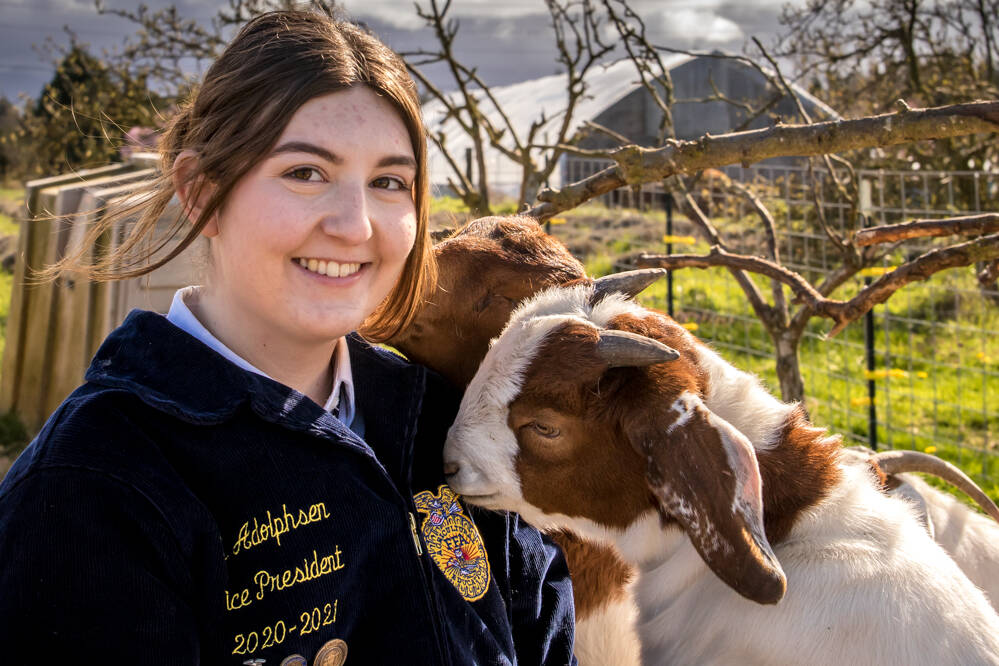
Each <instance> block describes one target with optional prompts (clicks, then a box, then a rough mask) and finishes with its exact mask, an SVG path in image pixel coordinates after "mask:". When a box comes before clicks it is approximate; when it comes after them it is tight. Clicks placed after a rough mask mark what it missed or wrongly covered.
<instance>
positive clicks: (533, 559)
mask: <svg viewBox="0 0 999 666" xmlns="http://www.w3.org/2000/svg"><path fill="white" fill-rule="evenodd" d="M509 519H510V553H509V557H510V573H511V581H510V582H511V592H512V606H513V607H512V608H511V616H512V618H511V619H512V624H513V641H514V648H515V649H516V651H517V663H519V664H523V665H525V666H528V665H533V664H545V665H546V666H548V665H550V666H556V665H557V666H565V665H566V664H575V663H576V659H575V657H573V655H572V647H573V635H574V629H575V627H574V622H575V620H574V608H573V602H572V582H571V581H570V579H569V569H568V567H567V566H566V563H565V558H564V556H563V555H562V550H561V549H560V548H559V547H558V546H557V545H555V543H553V542H552V541H551V540H550V539H548V538H547V537H545V536H544V535H542V534H541V533H540V532H539V531H538V530H536V529H535V528H533V527H531V526H530V525H528V524H527V523H525V522H524V521H523V520H522V519H521V518H520V516H518V515H517V514H515V513H511V514H510V515H509Z"/></svg>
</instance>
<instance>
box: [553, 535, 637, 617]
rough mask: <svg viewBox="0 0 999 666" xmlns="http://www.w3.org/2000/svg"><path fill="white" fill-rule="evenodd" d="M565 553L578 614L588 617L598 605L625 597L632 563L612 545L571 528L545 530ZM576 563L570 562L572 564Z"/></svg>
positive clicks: (630, 577) (632, 576)
mask: <svg viewBox="0 0 999 666" xmlns="http://www.w3.org/2000/svg"><path fill="white" fill-rule="evenodd" d="M548 536H550V537H551V538H552V539H553V540H554V541H555V542H556V543H558V545H559V546H561V547H562V551H563V552H564V553H565V559H566V561H567V562H569V563H570V567H572V568H571V571H572V592H573V601H574V602H575V604H576V615H577V617H583V618H585V617H587V616H589V615H590V614H591V613H593V612H594V611H596V610H598V609H599V608H600V607H601V606H605V605H607V604H609V603H617V602H621V601H625V600H626V599H627V598H628V594H627V592H626V590H627V586H628V584H629V583H631V581H632V580H633V579H634V577H635V576H634V571H633V570H632V568H631V567H629V566H627V565H625V564H624V563H623V562H621V558H620V557H619V556H618V555H617V553H616V552H615V551H614V550H613V549H611V548H604V547H595V546H594V545H593V543H592V542H590V541H585V540H583V539H581V538H579V537H578V536H576V535H575V534H573V533H572V532H568V531H566V530H554V531H551V532H549V533H548ZM573 564H574V565H575V566H572V565H573Z"/></svg>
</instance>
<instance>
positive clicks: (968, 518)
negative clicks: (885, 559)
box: [889, 474, 999, 610]
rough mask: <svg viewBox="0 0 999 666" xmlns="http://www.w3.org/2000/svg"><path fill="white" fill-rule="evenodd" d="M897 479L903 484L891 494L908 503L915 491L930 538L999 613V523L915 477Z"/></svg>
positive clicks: (903, 476) (906, 476) (905, 476)
mask: <svg viewBox="0 0 999 666" xmlns="http://www.w3.org/2000/svg"><path fill="white" fill-rule="evenodd" d="M894 477H895V478H896V479H897V480H899V481H902V485H900V486H899V487H898V488H896V489H894V490H892V491H890V493H889V494H891V495H895V496H898V497H902V498H904V499H906V500H908V499H909V498H910V497H911V496H912V495H911V494H909V493H910V489H911V493H914V494H915V496H916V497H917V498H918V499H919V500H921V505H920V506H919V507H918V509H919V510H921V511H924V512H925V519H926V522H927V528H928V529H929V530H930V535H931V536H932V537H933V539H934V540H935V541H936V542H937V543H938V544H940V546H941V547H942V548H943V549H944V550H945V551H947V553H948V554H949V555H950V556H951V558H953V560H954V562H956V563H957V565H958V566H959V567H960V568H961V571H963V572H964V575H965V576H967V577H968V578H969V579H971V582H972V583H974V584H975V585H977V586H978V587H979V588H981V589H982V590H983V591H984V592H985V594H986V596H987V597H988V599H989V601H990V602H991V603H992V607H993V608H996V609H997V610H999V523H996V521H994V520H993V519H992V518H990V517H988V516H985V515H983V514H981V513H979V512H977V511H975V510H974V509H972V508H971V507H969V506H968V505H966V504H964V503H962V502H960V501H958V500H957V498H955V497H954V496H953V495H951V494H950V493H946V492H943V491H941V490H937V489H936V488H934V487H933V486H931V485H930V484H928V483H926V482H925V481H923V480H922V479H921V478H919V477H918V476H916V475H915V474H895V475H894ZM907 486H908V488H907Z"/></svg>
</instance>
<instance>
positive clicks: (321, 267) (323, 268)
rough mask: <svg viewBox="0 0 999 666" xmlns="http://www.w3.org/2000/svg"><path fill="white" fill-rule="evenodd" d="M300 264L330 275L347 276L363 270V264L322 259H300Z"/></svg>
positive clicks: (316, 271) (308, 268) (314, 271)
mask: <svg viewBox="0 0 999 666" xmlns="http://www.w3.org/2000/svg"><path fill="white" fill-rule="evenodd" d="M298 263H299V265H300V266H301V267H302V268H305V269H306V270H310V271H312V272H313V273H319V274H320V275H327V276H329V277H347V276H348V275H353V274H354V273H356V272H357V271H359V270H361V264H338V263H336V262H335V261H324V260H322V259H304V258H303V259H299V260H298Z"/></svg>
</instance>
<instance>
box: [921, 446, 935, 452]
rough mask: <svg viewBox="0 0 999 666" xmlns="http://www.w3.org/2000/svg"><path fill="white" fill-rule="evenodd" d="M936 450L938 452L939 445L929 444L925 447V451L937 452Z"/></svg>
mask: <svg viewBox="0 0 999 666" xmlns="http://www.w3.org/2000/svg"><path fill="white" fill-rule="evenodd" d="M936 452H937V447H935V446H927V447H926V448H925V449H923V453H936Z"/></svg>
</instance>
